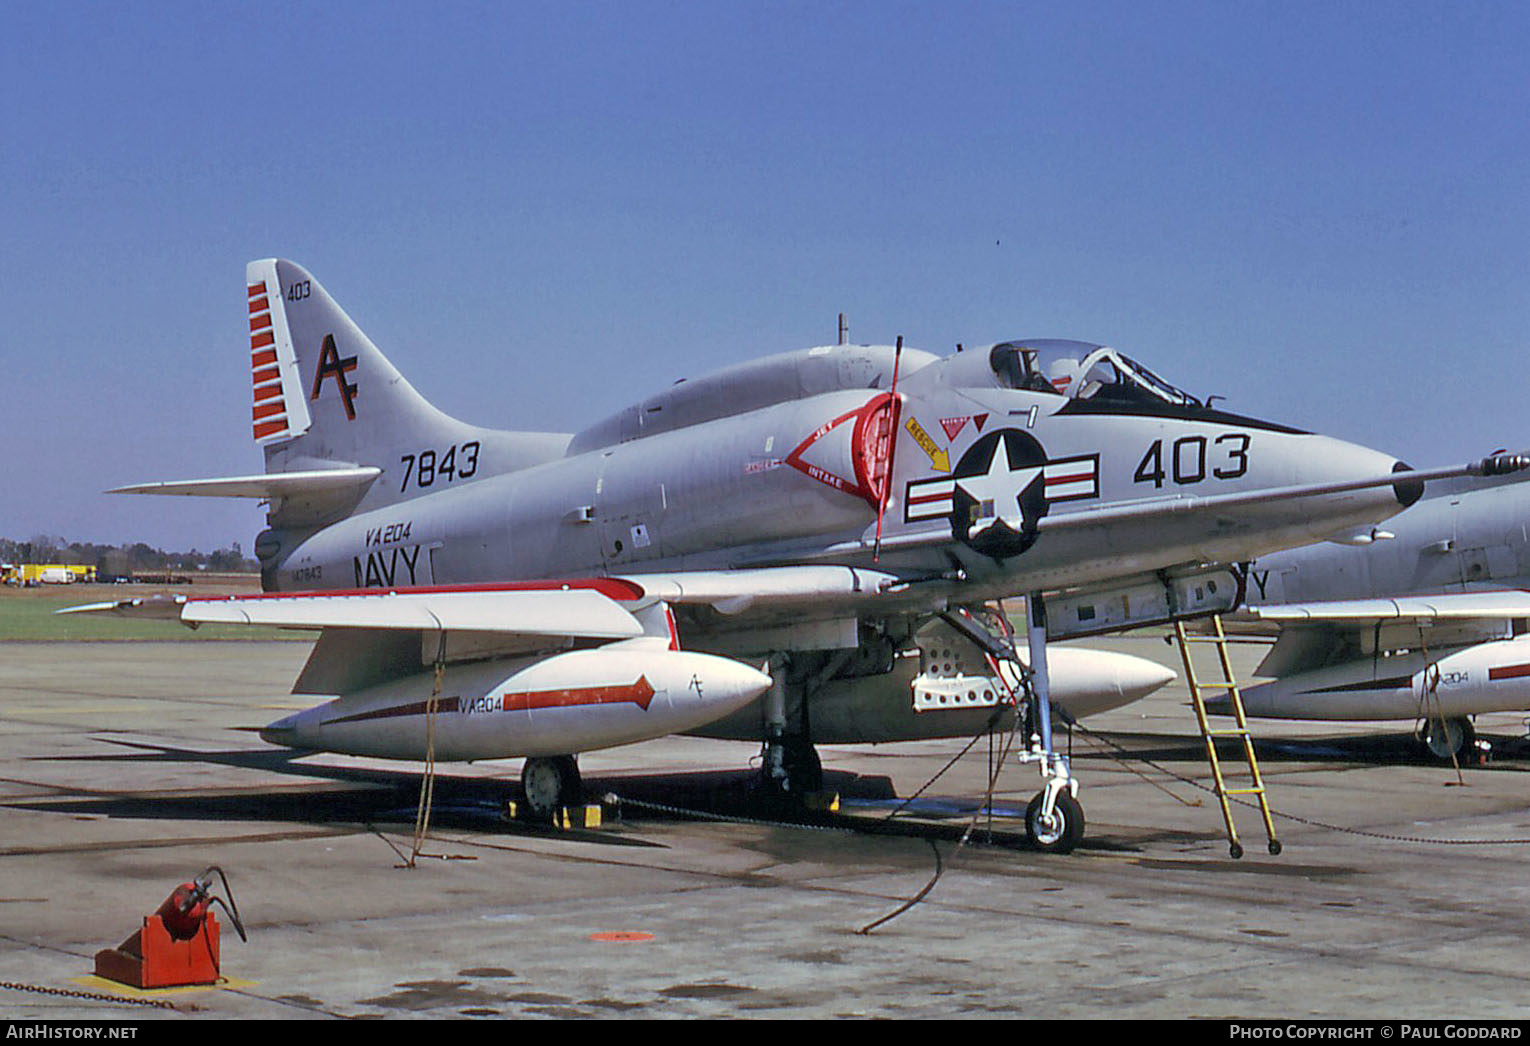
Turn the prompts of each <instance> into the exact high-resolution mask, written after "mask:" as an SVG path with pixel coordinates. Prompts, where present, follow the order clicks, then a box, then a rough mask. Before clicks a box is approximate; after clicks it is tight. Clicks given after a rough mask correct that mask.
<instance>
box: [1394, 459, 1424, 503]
mask: <svg viewBox="0 0 1530 1046" xmlns="http://www.w3.org/2000/svg"><path fill="white" fill-rule="evenodd" d="M1392 471H1393V472H1394V473H1396V472H1412V471H1413V466H1412V465H1409V464H1408V463H1407V462H1405V461H1399V462H1397V464H1395V465H1393V466H1392ZM1392 493H1393V494H1395V495H1397V503H1398V504H1400V505H1401V506H1402V507H1403V508H1411V507H1412V505H1413V503H1414V502H1415V501H1417V500H1418V499H1419V498H1421V497H1423V496H1424V484H1423V483H1422V482H1421V481H1420V480H1398V481H1397V482H1396V483H1393V484H1392Z"/></svg>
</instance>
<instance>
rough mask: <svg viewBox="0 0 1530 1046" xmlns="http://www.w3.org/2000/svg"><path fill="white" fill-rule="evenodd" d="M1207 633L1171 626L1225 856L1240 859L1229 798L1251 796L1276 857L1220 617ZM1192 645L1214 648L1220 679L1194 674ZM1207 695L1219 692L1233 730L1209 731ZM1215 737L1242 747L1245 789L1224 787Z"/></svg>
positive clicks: (1176, 624)
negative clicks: (1221, 824)
mask: <svg viewBox="0 0 1530 1046" xmlns="http://www.w3.org/2000/svg"><path fill="white" fill-rule="evenodd" d="M1211 629H1212V631H1211V634H1210V635H1205V636H1200V635H1195V636H1192V635H1190V634H1189V633H1188V632H1186V631H1185V623H1184V622H1183V621H1176V622H1174V634H1175V636H1176V637H1177V638H1178V639H1179V654H1180V657H1181V658H1183V659H1184V663H1185V679H1186V681H1187V682H1188V684H1189V687H1190V701H1191V703H1192V704H1194V705H1195V718H1196V720H1197V721H1198V722H1199V723H1200V727H1201V737H1202V738H1203V739H1204V740H1205V742H1206V758H1207V759H1208V760H1209V761H1210V763H1211V776H1212V778H1213V780H1214V781H1215V782H1216V786H1217V798H1218V799H1219V800H1221V803H1222V820H1223V821H1225V822H1226V824H1227V842H1228V847H1227V848H1228V852H1229V853H1231V854H1232V856H1233V857H1234V858H1235V859H1236V858H1239V857H1242V856H1243V844H1241V843H1239V842H1238V828H1237V826H1236V825H1234V824H1233V816H1232V805H1231V802H1230V800H1231V798H1232V797H1233V796H1240V795H1252V796H1258V797H1259V810H1260V812H1261V813H1262V814H1263V815H1264V829H1265V833H1266V835H1267V837H1268V839H1269V848H1270V853H1272V854H1278V853H1280V840H1278V839H1276V838H1275V822H1274V821H1273V820H1271V819H1270V803H1269V800H1268V799H1266V798H1265V793H1264V778H1263V777H1262V776H1260V773H1259V760H1258V759H1257V758H1256V757H1255V756H1254V739H1253V736H1252V735H1251V734H1249V732H1248V718H1247V717H1246V716H1245V715H1244V714H1243V695H1242V694H1241V693H1240V692H1239V690H1238V682H1237V680H1236V679H1234V678H1233V669H1232V659H1231V658H1230V656H1229V655H1228V650H1227V633H1226V632H1224V631H1223V630H1222V618H1221V617H1220V616H1217V615H1213V616H1212V618H1211ZM1192 643H1210V644H1214V645H1215V646H1216V648H1217V656H1218V659H1219V661H1220V662H1221V668H1222V677H1221V678H1220V679H1207V680H1204V681H1203V680H1202V679H1201V678H1200V676H1199V675H1197V674H1196V671H1195V660H1194V658H1192V657H1191V656H1190V646H1191V644H1192ZM1207 691H1211V692H1213V693H1215V692H1217V691H1222V692H1224V693H1226V694H1227V697H1228V700H1229V702H1230V704H1231V705H1232V713H1233V718H1234V720H1235V721H1236V723H1237V726H1235V727H1226V728H1218V729H1212V726H1211V723H1210V721H1209V720H1208V719H1207V718H1206V700H1205V694H1206V692H1207ZM1219 737H1235V738H1237V739H1238V740H1240V741H1241V742H1242V743H1243V755H1244V758H1245V759H1246V760H1247V761H1248V770H1249V779H1250V782H1251V783H1250V784H1249V785H1248V786H1246V787H1238V788H1229V787H1228V786H1227V781H1226V779H1225V778H1224V777H1223V775H1222V759H1221V757H1220V756H1219V755H1218V754H1217V746H1216V739H1217V738H1219Z"/></svg>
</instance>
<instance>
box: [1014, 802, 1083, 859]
mask: <svg viewBox="0 0 1530 1046" xmlns="http://www.w3.org/2000/svg"><path fill="white" fill-rule="evenodd" d="M1045 799H1046V793H1045V792H1038V793H1037V795H1036V798H1034V799H1032V800H1031V803H1030V805H1029V806H1027V807H1026V808H1025V835H1026V838H1027V839H1029V840H1030V842H1031V845H1032V846H1034V847H1035V848H1036V849H1038V850H1040V851H1042V852H1043V853H1056V854H1065V853H1071V852H1072V850H1073V848H1074V847H1075V846H1077V845H1078V844H1079V841H1080V840H1082V839H1083V838H1084V808H1083V807H1082V806H1080V805H1079V804H1078V800H1077V799H1075V798H1073V796H1072V794H1071V793H1069V792H1059V793H1058V795H1057V801H1056V802H1055V803H1053V804H1052V817H1051V820H1050V821H1047V820H1044V819H1043V818H1042V816H1041V807H1042V803H1043V801H1044V800H1045Z"/></svg>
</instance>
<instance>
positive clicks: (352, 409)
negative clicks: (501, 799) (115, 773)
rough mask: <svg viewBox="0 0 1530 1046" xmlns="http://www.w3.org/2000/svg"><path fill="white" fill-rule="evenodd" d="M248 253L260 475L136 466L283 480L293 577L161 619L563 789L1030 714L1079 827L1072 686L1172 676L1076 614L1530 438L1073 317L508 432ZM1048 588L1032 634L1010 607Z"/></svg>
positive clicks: (1304, 530)
mask: <svg viewBox="0 0 1530 1046" xmlns="http://www.w3.org/2000/svg"><path fill="white" fill-rule="evenodd" d="M247 277H248V278H247V281H246V283H247V300H248V305H249V316H250V356H251V373H252V379H253V385H252V387H253V390H254V393H253V408H252V424H253V434H254V437H255V439H256V441H257V443H258V444H259V445H260V446H261V447H262V449H263V451H264V455H265V471H264V473H262V474H259V475H250V476H232V477H225V478H221V479H211V480H194V481H185V482H170V483H153V484H142V485H137V486H133V487H126V488H121V489H122V490H124V491H131V492H138V493H159V494H199V495H226V496H242V497H257V498H264V499H267V500H268V501H269V504H270V509H269V514H268V522H269V529H267V530H266V531H265V532H264V533H262V534H261V535H260V536H259V538H258V539H257V541H256V545H255V549H256V553H257V555H258V556H259V558H260V561H261V565H262V579H263V583H264V588H265V589H266V590H267V591H266V593H265V594H264V595H261V596H255V597H244V598H227V599H191V600H183V601H180V602H177V603H175V604H173V605H172V606H170V607H169V608H168V609H163V608H162V609H161V611H160V612H161V613H165V614H167V615H169V616H175V617H178V618H180V619H181V620H183V621H186V622H189V623H195V622H199V621H212V620H221V621H248V622H257V623H270V624H277V625H283V626H287V627H297V628H311V629H316V630H319V631H320V636H319V640H318V642H317V643H316V644H315V647H314V650H313V654H312V656H311V658H310V660H309V662H308V664H307V665H306V667H305V668H304V670H303V672H302V674H301V676H300V677H299V679H298V681H297V684H296V686H295V692H298V693H304V694H314V695H323V696H330V697H332V698H333V699H332V700H330V701H329V702H328V703H325V704H322V705H319V706H318V707H316V708H313V709H310V710H308V711H305V712H302V713H299V714H297V715H294V716H289V717H287V718H286V719H283V720H281V721H279V722H277V723H274V724H272V725H271V726H269V727H268V728H267V729H266V731H265V732H264V736H265V737H266V738H267V739H268V740H271V741H274V742H277V743H281V744H288V745H291V746H294V747H299V748H308V749H316V750H325V751H335V752H348V753H353V754H362V755H375V756H384V757H391V758H403V759H420V758H423V757H424V755H425V754H426V745H427V738H430V739H431V740H430V743H431V745H432V746H433V749H434V756H435V757H436V758H438V759H491V758H508V757H522V756H524V757H527V758H528V763H527V766H526V769H525V771H524V773H523V782H522V784H523V788H524V789H525V791H526V792H527V798H528V799H529V800H531V801H532V805H533V806H541V807H546V806H548V805H551V804H556V803H558V802H562V801H566V800H567V799H568V797H569V796H570V794H571V793H572V792H573V791H574V790H575V789H576V788H577V771H576V770H575V769H574V760H573V758H572V757H573V756H574V755H575V754H577V753H578V752H581V751H586V750H589V749H594V748H600V747H605V746H610V745H616V744H623V743H627V742H633V741H638V740H643V739H647V738H652V737H656V736H661V735H664V734H667V733H671V732H699V733H707V734H712V735H717V736H734V737H741V736H747V737H753V738H760V739H763V741H764V743H765V760H764V763H765V775H766V777H767V779H768V780H769V781H770V782H771V783H772V785H773V787H775V788H777V789H779V790H784V791H787V792H791V791H799V790H802V789H811V788H812V787H814V786H815V785H816V783H817V774H818V767H817V759H816V755H815V754H814V750H813V747H812V746H813V744H814V743H815V742H825V743H827V742H836V741H890V740H899V739H906V738H927V737H941V736H963V735H969V734H971V733H973V732H975V731H977V730H980V729H984V728H990V729H993V728H997V729H1005V730H1007V729H1009V728H1010V725H1011V724H1013V723H1014V722H1015V717H1016V716H1017V715H1018V716H1021V717H1023V727H1024V737H1025V739H1026V741H1027V744H1028V747H1029V749H1030V754H1031V757H1033V758H1034V759H1035V760H1036V761H1037V762H1038V763H1039V764H1040V766H1041V768H1042V775H1043V781H1044V784H1045V787H1044V788H1043V790H1042V792H1041V793H1040V795H1038V797H1037V802H1036V803H1035V804H1033V821H1034V826H1035V828H1036V834H1037V838H1038V839H1039V840H1041V841H1042V842H1043V843H1045V844H1047V845H1052V846H1055V847H1056V848H1059V849H1066V848H1068V847H1070V846H1071V845H1073V843H1075V842H1076V841H1077V839H1078V837H1079V835H1080V834H1081V832H1082V814H1081V811H1080V810H1079V808H1078V806H1077V802H1076V800H1075V798H1074V793H1075V792H1076V790H1077V784H1076V782H1075V781H1074V779H1073V778H1072V777H1071V775H1070V774H1069V771H1068V767H1067V763H1066V760H1064V759H1063V758H1062V757H1061V756H1060V755H1058V753H1057V752H1056V751H1055V750H1054V748H1053V745H1052V738H1051V708H1052V706H1053V705H1054V704H1056V705H1057V706H1058V707H1059V708H1061V709H1063V710H1064V712H1065V713H1067V714H1071V715H1078V714H1087V713H1088V712H1090V711H1095V710H1099V709H1101V708H1105V707H1111V706H1113V705H1115V704H1120V703H1122V702H1124V701H1127V700H1132V699H1134V698H1136V697H1138V696H1141V695H1142V694H1143V693H1146V692H1148V691H1150V690H1152V689H1154V688H1156V687H1157V686H1160V685H1162V684H1163V683H1165V682H1167V681H1168V679H1170V678H1172V674H1170V673H1168V672H1166V671H1164V670H1162V669H1159V668H1158V667H1157V666H1154V665H1149V664H1148V663H1146V662H1142V661H1140V660H1139V659H1135V658H1129V657H1125V656H1124V655H1110V654H1104V653H1091V652H1087V651H1077V650H1070V649H1067V648H1058V649H1056V650H1053V651H1052V653H1051V655H1050V657H1049V656H1048V654H1047V648H1046V643H1045V640H1046V639H1047V638H1048V637H1049V636H1050V637H1052V638H1059V637H1067V636H1074V635H1084V634H1090V633H1095V632H1104V631H1110V630H1115V629H1120V628H1126V627H1133V626H1136V625H1140V624H1145V623H1149V622H1153V621H1163V620H1169V619H1171V618H1173V617H1176V616H1185V615H1192V614H1200V613H1210V612H1215V611H1219V610H1224V609H1228V608H1230V607H1231V606H1232V605H1233V604H1235V603H1236V602H1237V600H1238V598H1239V589H1240V581H1239V578H1238V576H1237V574H1236V572H1235V571H1234V570H1231V569H1229V568H1230V567H1232V566H1233V565H1236V564H1239V563H1242V562H1244V561H1247V560H1249V559H1252V558H1253V557H1255V556H1257V555H1260V554H1263V553H1266V552H1269V551H1271V550H1274V549H1279V548H1286V547H1291V546H1296V545H1301V544H1304V543H1308V542H1311V541H1316V540H1321V539H1324V538H1328V537H1333V536H1335V535H1342V534H1346V533H1351V532H1356V531H1359V530H1364V529H1368V528H1370V527H1371V526H1373V525H1374V524H1375V523H1377V522H1378V521H1380V520H1382V519H1384V518H1386V517H1388V516H1390V515H1392V514H1393V513H1395V512H1397V511H1399V510H1400V509H1401V508H1403V507H1404V506H1406V505H1407V504H1409V503H1411V502H1412V501H1414V500H1416V499H1417V498H1418V496H1419V495H1420V493H1421V491H1422V485H1423V482H1424V481H1425V480H1427V479H1430V478H1434V477H1436V476H1444V475H1459V474H1463V473H1468V472H1478V473H1481V472H1494V471H1500V470H1506V469H1510V468H1514V467H1518V465H1519V464H1520V463H1519V462H1518V461H1517V460H1507V459H1491V460H1488V461H1485V462H1479V463H1477V464H1474V465H1471V466H1461V467H1458V468H1451V469H1439V470H1435V471H1434V472H1429V473H1425V472H1414V471H1409V470H1408V469H1407V466H1405V465H1403V464H1401V463H1400V462H1398V461H1397V460H1396V459H1395V458H1393V457H1391V456H1389V455H1386V454H1382V453H1379V452H1377V451H1373V450H1369V449H1366V448H1364V447H1360V446H1356V445H1354V444H1350V443H1345V442H1341V441H1339V440H1335V439H1330V438H1327V437H1324V436H1320V435H1314V434H1311V433H1307V432H1302V431H1299V430H1297V429H1294V428H1290V427H1287V426H1284V425H1277V424H1272V423H1270V422H1265V421H1260V420H1257V419H1254V418H1250V417H1245V416H1242V415H1237V414H1232V413H1228V412H1225V411H1222V410H1216V409H1213V408H1211V407H1209V406H1207V405H1206V404H1204V403H1202V402H1200V401H1199V400H1197V399H1196V398H1194V397H1192V396H1190V395H1188V394H1186V393H1184V392H1182V391H1180V390H1179V389H1177V388H1175V387H1173V386H1172V385H1170V384H1168V383H1167V382H1165V381H1163V380H1162V379H1160V378H1158V377H1157V376H1155V375H1154V374H1153V373H1152V372H1151V371H1149V370H1148V369H1147V368H1146V367H1144V366H1142V365H1141V364H1139V363H1137V362H1135V361H1134V360H1132V359H1130V358H1129V357H1127V356H1125V355H1123V354H1121V353H1119V352H1116V351H1115V350H1113V349H1110V348H1107V347H1104V346H1099V345H1092V344H1087V343H1083V342H1076V341H1058V340H1022V341H1006V342H1001V343H999V344H995V345H992V346H988V347H984V348H982V349H970V350H967V351H958V352H956V353H954V354H952V355H950V356H947V357H944V358H940V357H937V356H935V355H932V354H930V353H926V352H922V351H918V350H914V349H908V350H903V349H901V347H899V346H864V345H862V346H851V345H836V346H826V347H819V348H811V349H806V350H800V351H796V352H788V353H783V354H779V355H775V356H769V357H765V358H763V359H758V360H754V361H751V362H746V363H740V364H736V365H734V366H730V367H727V368H725V369H723V370H719V371H717V372H714V373H712V374H708V375H705V376H702V377H699V378H694V379H691V380H688V381H681V382H677V383H675V384H674V385H672V386H670V387H669V388H667V389H665V390H664V391H662V392H659V393H657V394H656V395H653V396H651V397H649V398H647V399H645V400H642V401H640V402H638V403H636V404H634V405H632V406H631V407H628V408H626V409H624V410H622V411H619V412H618V413H616V414H614V415H612V416H610V417H608V418H605V419H604V420H601V421H598V422H596V423H595V424H593V425H590V426H589V427H587V428H585V429H583V430H582V431H579V432H577V433H574V434H572V435H570V434H561V433H545V432H524V431H508V430H497V429H489V428H482V427H479V426H475V425H469V424H466V423H463V422H459V421H457V420H456V419H453V418H451V417H448V416H447V415H445V414H443V413H441V412H440V411H438V410H436V409H435V408H434V407H432V406H431V405H430V404H429V403H427V402H426V401H425V400H424V399H423V398H422V397H421V396H420V395H419V394H418V393H417V392H416V391H415V390H414V389H413V387H412V386H410V384H409V383H408V382H407V381H406V380H405V379H404V378H403V377H402V375H400V374H399V372H398V371H397V370H396V369H395V368H394V367H393V365H392V364H391V363H390V362H389V361H388V360H387V359H386V358H385V357H384V356H383V354H382V353H381V352H380V351H378V349H377V348H376V346H375V345H374V344H373V343H372V342H371V341H370V339H368V338H367V336H366V335H365V334H363V333H362V331H361V330H360V328H359V327H357V326H356V324H355V323H354V322H352V320H351V319H350V317H349V316H347V315H346V313H345V312H344V311H342V310H341V309H340V307H339V306H338V305H337V304H336V303H335V302H334V301H333V300H332V299H331V298H330V297H329V295H328V294H327V293H326V292H325V291H324V289H323V288H322V287H321V286H320V285H319V283H318V282H317V281H316V280H314V279H313V277H312V276H310V275H309V274H308V273H307V272H305V271H304V270H303V269H302V268H300V267H299V266H297V265H295V264H293V263H291V262H287V261H280V260H266V261H259V262H254V263H251V265H250V266H249V269H248V273H247ZM1404 473H1406V474H1404ZM1020 596H1025V597H1028V604H1029V606H1030V607H1031V611H1030V613H1029V614H1028V615H1027V621H1028V626H1027V628H1026V630H1025V631H1026V636H1025V638H1024V640H1023V641H1021V640H1020V639H1018V637H1011V636H1010V635H1009V634H1008V625H1007V623H1006V621H1005V620H1003V618H1002V616H1001V615H996V614H993V613H990V612H989V611H988V609H986V608H989V607H991V606H992V604H994V603H995V602H996V601H999V600H1003V599H1006V598H1011V597H1020ZM1043 597H1044V598H1043ZM1048 608H1050V614H1049V613H1048V612H1047V609H1048ZM1017 647H1018V648H1019V649H1018V650H1017V649H1016V648H1017ZM1065 651H1066V652H1065ZM1022 662H1028V663H1029V664H1030V666H1031V667H1030V668H1029V669H1024V670H1022V669H1021V668H1020V667H1019V666H1020V664H1021V663H1022ZM427 720H430V721H431V722H432V723H433V729H427ZM1070 819H1071V821H1070Z"/></svg>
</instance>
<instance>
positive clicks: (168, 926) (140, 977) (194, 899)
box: [96, 865, 249, 988]
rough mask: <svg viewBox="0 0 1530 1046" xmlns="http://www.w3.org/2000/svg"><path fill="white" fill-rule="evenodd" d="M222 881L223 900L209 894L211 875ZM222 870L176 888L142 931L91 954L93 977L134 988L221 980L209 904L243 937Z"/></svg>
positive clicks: (215, 869)
mask: <svg viewBox="0 0 1530 1046" xmlns="http://www.w3.org/2000/svg"><path fill="white" fill-rule="evenodd" d="M214 872H216V873H217V875H218V878H219V879H220V880H222V883H223V892H224V893H225V894H227V895H228V900H227V901H225V900H224V899H223V898H222V897H219V896H217V895H216V894H214V893H213V892H212V886H213V873H214ZM233 901H234V895H233V892H232V891H231V890H230V889H229V886H228V877H227V876H226V875H224V874H223V869H221V868H219V867H217V866H216V865H214V866H213V867H211V868H208V869H207V870H206V871H205V872H203V873H202V874H201V875H199V876H197V877H196V878H195V879H193V880H192V881H191V882H187V883H181V884H180V885H179V886H177V887H176V888H175V889H174V890H172V891H171V893H170V896H169V897H167V898H165V901H164V903H163V904H161V905H160V906H159V910H158V911H156V912H155V913H154V914H153V915H151V916H149V917H148V918H146V919H144V921H143V928H142V929H141V930H139V931H138V932H136V933H134V934H133V936H131V937H129V938H128V939H127V940H125V941H123V942H122V943H121V944H120V945H118V946H117V947H116V948H108V949H106V950H105V951H101V952H97V953H96V974H97V975H98V976H101V977H106V978H109V979H111V980H114V981H121V982H123V983H124V984H131V985H134V986H135V987H139V988H167V987H175V986H178V985H185V984H211V983H213V982H215V981H216V980H217V979H218V978H219V976H220V975H221V966H222V964H221V962H220V959H219V947H218V938H219V934H218V920H217V918H216V917H215V916H214V915H213V913H212V905H214V904H217V905H220V906H221V907H222V908H223V910H224V911H225V912H227V913H228V916H229V921H230V922H232V923H233V924H234V929H235V930H236V931H237V932H238V934H239V939H240V940H241V941H245V940H248V939H249V938H248V937H246V936H245V932H244V924H243V923H242V922H240V920H239V909H238V907H237V906H236V905H234V903H233Z"/></svg>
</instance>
